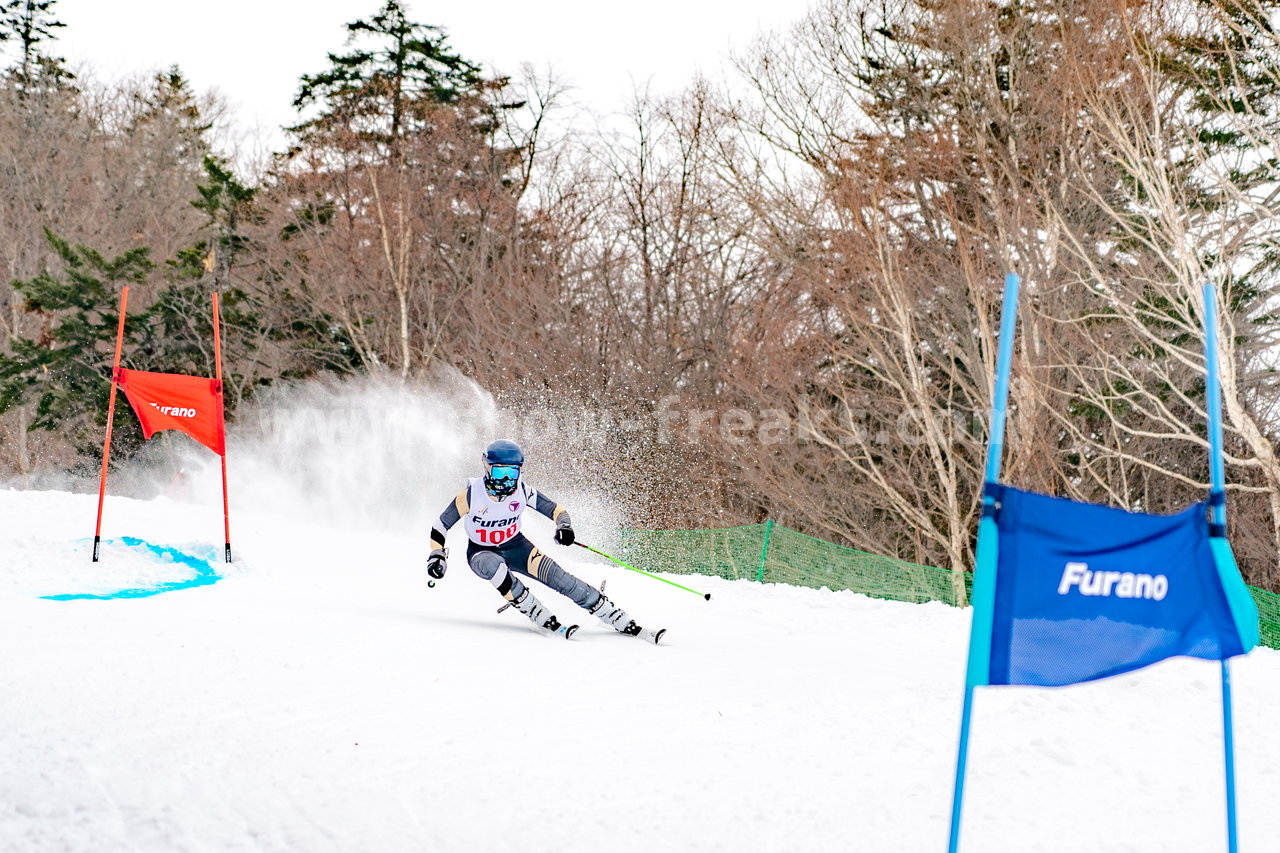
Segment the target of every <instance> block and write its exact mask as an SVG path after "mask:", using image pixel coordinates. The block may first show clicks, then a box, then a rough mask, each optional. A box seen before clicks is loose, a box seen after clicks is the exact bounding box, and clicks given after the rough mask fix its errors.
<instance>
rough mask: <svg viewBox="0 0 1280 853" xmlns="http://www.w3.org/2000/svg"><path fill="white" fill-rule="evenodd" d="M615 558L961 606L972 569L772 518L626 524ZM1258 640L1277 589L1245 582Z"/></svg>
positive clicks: (1273, 616) (1266, 638) (1278, 602)
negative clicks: (865, 547)
mask: <svg viewBox="0 0 1280 853" xmlns="http://www.w3.org/2000/svg"><path fill="white" fill-rule="evenodd" d="M620 546H621V547H620V552H619V556H620V557H621V558H622V559H623V560H626V561H627V562H628V563H631V564H632V565H634V566H635V567H636V568H638V569H643V570H645V571H650V572H669V573H672V574H698V575H710V576H712V577H720V578H726V579H728V580H753V581H762V582H764V583H785V584H790V585H792V586H807V587H813V588H815V589H816V588H818V587H824V586H825V587H827V588H828V589H847V590H850V591H852V592H858V593H862V594H863V595H869V596H871V597H873V598H884V599H888V600H890V601H907V602H911V603H913V604H919V603H921V602H925V601H941V602H944V603H946V604H950V605H953V606H960V605H966V604H968V601H969V595H970V593H971V592H972V589H973V575H972V574H970V573H969V572H961V573H959V574H958V575H957V574H956V573H955V572H950V571H947V570H946V569H938V568H935V567H933V566H920V565H917V564H915V563H908V562H906V561H905V560H895V559H893V558H892V557H881V556H879V555H877V554H869V553H867V552H866V551H859V550H857V549H856V548H848V547H845V546H844V545H837V544H835V543H834V542H827V541H825V540H823V539H817V538H815V537H813V536H806V535H805V534H803V533H799V532H797V531H795V530H791V529H789V528H786V527H783V526H782V525H778V524H774V523H773V522H772V521H770V522H766V523H765V524H750V525H746V526H744V527H725V528H719V529H713V530H624V531H622V534H621V543H620ZM1249 591H1250V592H1251V593H1253V600H1254V601H1255V602H1257V605H1258V616H1259V620H1260V625H1261V629H1262V644H1263V645H1264V646H1269V647H1271V648H1273V649H1280V595H1276V594H1275V593H1272V592H1267V591H1266V590H1263V589H1258V588H1257V587H1252V586H1251V587H1249Z"/></svg>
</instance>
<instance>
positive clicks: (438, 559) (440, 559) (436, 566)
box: [427, 551, 449, 580]
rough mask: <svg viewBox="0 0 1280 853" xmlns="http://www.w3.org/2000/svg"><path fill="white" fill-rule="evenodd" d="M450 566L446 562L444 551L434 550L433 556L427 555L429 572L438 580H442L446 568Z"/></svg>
mask: <svg viewBox="0 0 1280 853" xmlns="http://www.w3.org/2000/svg"><path fill="white" fill-rule="evenodd" d="M448 567H449V566H448V564H447V563H446V562H445V552H444V551H432V552H431V556H430V557H427V574H429V575H431V577H433V578H435V579H436V580H440V579H441V578H443V577H444V572H445V569H447V568H448Z"/></svg>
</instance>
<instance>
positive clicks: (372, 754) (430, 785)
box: [0, 436, 1280, 853]
mask: <svg viewBox="0 0 1280 853" xmlns="http://www.w3.org/2000/svg"><path fill="white" fill-rule="evenodd" d="M468 440H469V439H468V438H467V437H466V436H461V437H459V436H454V437H453V438H451V439H450V441H453V442H457V443H460V444H461V443H465V442H466V441H468ZM476 440H477V441H479V439H476ZM478 446H480V447H482V446H483V442H481V443H480V444H479V445H478ZM237 452H239V453H240V454H241V469H242V471H243V470H253V471H255V472H256V473H255V476H257V477H258V481H257V484H256V486H254V485H253V484H250V483H247V482H246V483H244V484H243V487H242V488H241V491H240V494H241V495H242V499H241V500H240V502H239V505H238V507H237V504H236V500H235V498H236V493H235V488H236V485H235V484H236V482H237V481H236V472H237V468H236V458H237V457H236V454H237ZM269 458H270V454H266V455H259V454H258V453H257V451H256V450H255V448H254V446H253V444H252V442H250V441H249V440H248V439H242V440H241V441H240V442H239V443H237V442H236V441H233V442H232V443H231V445H230V450H229V465H230V470H231V474H232V481H231V482H232V489H233V495H232V498H233V508H232V525H233V529H232V545H233V548H234V551H235V561H234V562H233V563H231V564H230V565H227V564H224V563H221V562H219V559H220V556H221V547H222V514H221V504H220V495H219V496H218V499H217V500H210V499H208V495H207V494H206V493H207V491H208V489H206V488H205V487H204V486H199V487H198V488H197V492H199V493H198V494H196V495H195V496H194V497H192V496H191V495H187V494H184V495H181V496H179V497H172V496H168V495H166V494H165V493H164V491H163V490H161V493H160V494H158V495H157V496H154V497H151V498H149V499H146V500H141V499H133V498H128V497H124V496H121V495H118V494H109V497H108V500H107V504H106V510H105V513H104V521H103V537H104V540H107V543H108V544H107V545H106V546H104V549H103V556H102V559H101V560H100V561H99V562H98V563H93V562H91V560H90V550H89V549H90V547H91V546H90V544H89V540H90V539H91V537H92V532H93V522H94V516H95V511H96V502H97V496H96V494H89V493H84V492H83V491H81V492H78V493H76V492H70V491H38V490H22V489H7V490H0V518H3V519H4V523H3V528H2V532H0V553H2V554H3V558H4V565H3V570H2V571H0V649H3V652H2V653H0V685H3V690H0V755H3V756H4V766H3V771H0V851H23V853H26V852H27V851H32V853H34V852H35V851H309V852H310V851H438V852H439V853H447V852H448V851H458V852H459V853H463V851H519V852H520V853H539V852H540V851H548V853H549V851H560V852H561V853H577V851H581V853H588V851H591V853H594V852H595V851H602V850H608V851H624V853H625V851H637V852H638V853H639V851H645V853H648V851H656V850H674V851H869V853H893V851H921V853H924V851H929V853H935V851H942V850H945V849H946V841H947V833H948V821H949V815H950V806H951V792H952V781H953V776H954V770H955V758H956V743H957V739H958V734H959V722H960V706H961V698H962V686H963V680H964V659H965V651H966V644H967V639H968V627H969V613H968V611H967V610H960V609H955V608H951V607H947V606H944V605H941V604H926V605H909V604H901V603H896V602H886V601H877V600H873V599H869V598H867V597H865V596H861V595H856V594H853V593H851V592H833V591H830V590H825V589H824V590H811V589H799V588H791V587H786V586H776V585H761V584H756V583H752V582H747V581H736V582H730V581H725V580H721V579H718V578H706V577H699V576H683V575H682V576H671V579H673V580H676V581H678V582H680V583H683V584H685V585H687V586H690V587H692V588H694V589H696V590H698V591H699V592H706V593H711V596H712V598H711V600H710V601H705V600H703V599H702V598H701V597H699V596H696V595H692V594H689V593H687V592H684V591H681V590H678V589H675V588H674V587H671V586H669V585H667V584H663V583H659V582H657V581H655V580H653V579H651V578H646V577H643V576H641V575H638V574H634V573H631V572H627V571H624V570H622V569H620V568H618V567H616V566H613V565H612V564H609V563H606V562H604V561H602V560H599V559H597V558H595V557H593V556H591V555H589V554H587V552H585V551H582V550H581V549H577V548H574V549H568V548H560V547H559V546H556V545H554V544H551V539H550V528H549V525H542V524H538V523H536V520H535V523H531V524H530V525H529V527H528V533H529V535H530V536H531V538H533V539H534V540H535V541H536V542H538V544H540V545H542V546H543V547H544V548H546V549H547V550H548V551H549V552H550V553H552V555H553V556H554V557H555V558H556V559H557V560H559V561H561V562H562V564H563V565H565V566H566V568H568V569H569V570H570V571H572V572H574V573H575V574H578V575H579V576H580V577H582V578H583V579H585V580H587V581H589V582H591V583H593V584H599V583H600V582H601V581H603V580H606V579H607V581H608V594H609V595H610V597H611V598H612V599H613V600H614V601H615V602H617V603H619V604H621V605H622V606H623V607H625V608H627V609H628V610H629V611H630V612H631V614H632V615H633V616H634V617H635V618H636V619H637V621H639V622H641V623H642V624H644V625H646V626H651V627H666V628H667V629H668V632H667V636H666V637H665V638H664V640H663V642H662V644H661V645H658V646H653V645H651V644H646V643H643V642H641V641H639V640H636V639H633V638H629V637H625V636H622V635H619V634H616V633H614V632H612V631H609V630H607V629H605V628H603V627H602V626H600V625H599V624H597V623H595V622H594V620H593V619H591V618H590V617H588V616H587V615H586V614H585V613H583V612H582V611H581V610H579V609H577V608H576V607H575V606H574V605H572V604H571V603H569V602H567V601H566V600H565V599H563V598H560V597H559V596H557V595H555V594H554V593H551V592H549V591H547V590H545V588H542V587H536V589H537V590H538V592H539V594H540V597H541V598H542V600H543V601H544V603H546V604H548V605H550V606H551V608H552V610H554V611H555V612H556V613H557V614H558V615H559V617H560V618H561V619H562V621H573V622H578V623H579V624H581V625H582V628H581V630H580V631H579V632H578V633H577V635H576V636H575V637H574V638H573V639H572V640H569V641H565V640H564V639H561V638H558V637H551V636H545V635H542V634H539V633H537V632H535V631H534V630H533V629H532V628H531V627H530V626H529V623H528V621H527V620H526V619H525V617H524V616H522V615H520V614H519V613H517V612H515V611H513V610H507V611H506V612H504V613H501V614H499V613H496V612H495V610H496V609H497V607H498V606H499V605H500V604H501V603H502V602H501V599H500V598H499V596H498V595H497V593H496V592H495V591H494V589H493V588H492V586H490V585H489V584H488V583H487V582H485V581H483V580H481V579H480V578H478V577H476V576H474V575H473V574H471V572H470V571H469V570H468V569H467V567H466V566H465V564H464V562H463V561H462V559H461V558H460V554H461V552H462V550H463V548H462V544H461V542H459V541H458V540H457V539H456V538H455V537H456V536H458V535H459V534H460V533H461V531H460V529H455V531H454V532H453V534H452V535H451V537H450V542H451V546H452V548H453V553H454V556H453V557H452V559H451V563H450V571H449V574H448V575H447V576H446V577H445V579H444V580H443V581H441V582H440V583H439V584H437V586H436V587H435V588H434V589H429V588H428V587H427V584H426V581H427V578H426V574H425V571H424V563H425V557H426V548H427V545H426V533H427V528H428V527H429V524H430V521H431V518H432V515H433V514H434V513H435V512H438V511H439V509H440V508H442V506H443V504H442V503H441V502H442V501H444V500H447V499H448V497H449V496H450V495H451V494H452V492H453V491H456V487H457V485H459V482H458V476H461V475H463V474H464V473H465V469H466V467H467V464H468V463H466V462H465V459H468V458H472V455H471V454H470V453H465V452H462V451H459V453H458V459H459V460H464V461H461V462H457V463H456V464H455V463H452V462H450V463H449V464H450V465H454V467H455V468H456V469H457V470H456V471H455V470H452V469H451V470H450V471H449V472H448V473H449V477H448V478H447V479H448V482H446V483H443V484H440V485H435V484H434V479H433V480H432V484H431V485H427V484H425V483H424V484H423V485H422V490H423V491H424V492H425V493H426V497H425V498H424V499H423V500H422V501H421V502H420V504H421V506H420V507H419V504H418V503H415V504H413V505H412V506H410V507H407V508H406V507H405V506H404V505H402V499H401V498H400V497H398V495H400V494H401V492H400V491H397V492H396V496H395V497H394V499H395V501H396V502H397V507H396V508H397V509H398V510H401V511H404V512H405V513H406V514H407V515H408V516H413V515H414V514H415V512H416V513H417V515H418V517H417V520H416V523H412V524H403V525H398V526H397V525H390V526H388V525H381V526H379V525H372V524H366V523H364V522H363V521H361V520H359V519H356V520H349V523H347V524H342V523H336V522H335V521H334V519H333V517H332V516H329V515H326V514H324V513H319V512H317V511H316V509H315V505H314V504H308V503H307V496H306V495H303V496H299V495H295V494H292V493H289V492H288V491H287V490H283V489H282V488H276V489H272V488H267V487H266V486H265V485H264V483H269V482H272V481H271V480H270V478H269V477H267V475H266V471H267V470H268V468H269V464H268V462H267V461H265V460H268V459H269ZM290 464H292V463H289V462H288V461H287V460H283V459H282V461H281V465H283V466H285V468H284V470H285V472H287V470H288V466H289V465H290ZM255 466H257V467H255ZM446 467H448V466H446ZM526 471H527V474H528V475H529V476H530V478H531V480H533V479H536V474H537V466H536V464H534V462H532V461H531V463H530V465H529V466H528V468H527V469H526ZM364 473H365V475H366V476H369V477H372V478H374V479H376V478H378V477H383V476H389V475H388V474H387V472H386V471H383V470H373V469H370V468H369V467H368V466H366V468H365V470H364ZM419 473H420V471H419V470H417V469H415V468H413V466H405V467H404V469H403V470H401V471H400V472H399V473H398V475H397V476H398V477H399V478H400V479H401V480H404V481H405V482H397V483H396V489H397V490H399V489H402V488H408V487H411V486H412V485H413V483H414V478H415V477H417V476H418V475H419ZM193 476H194V477H195V478H196V479H198V480H200V479H201V478H203V480H201V482H203V481H204V480H208V479H209V477H210V470H208V469H206V470H200V471H196V472H195V473H194V474H193ZM245 477H246V475H245V474H243V473H241V478H242V480H243V479H244V478H245ZM280 477H281V478H282V481H283V479H285V478H286V473H280ZM320 480H323V478H320ZM211 482H215V483H216V482H217V480H216V478H214V479H213V480H212V481H211ZM317 482H319V481H312V482H311V484H310V485H309V486H308V489H309V494H310V496H311V497H314V495H315V491H316V489H319V488H321V486H320V485H317ZM536 484H537V483H535V485H536ZM109 491H110V490H109ZM548 491H552V490H551V489H548ZM344 493H348V494H349V493H350V488H349V487H348V486H345V485H344V486H342V487H341V488H339V489H338V490H337V491H336V492H333V493H330V494H329V495H328V498H327V499H333V500H338V501H339V502H340V497H341V494H344ZM553 497H557V498H561V495H558V494H553ZM353 499H354V498H353ZM561 499H562V500H563V499H564V498H561ZM436 503H440V504H441V505H440V506H435V504H436ZM569 503H570V505H571V508H573V507H574V504H573V502H569ZM299 506H304V507H305V511H300V510H299V509H298V507H299ZM427 507H431V509H430V510H428V509H427ZM366 508H367V507H366ZM584 508H585V509H584ZM590 510H591V503H590V501H589V500H586V501H585V502H583V503H582V506H579V507H578V512H579V517H580V518H582V522H581V528H582V529H583V531H584V538H587V537H588V535H589V536H590V538H589V539H588V541H591V540H592V539H594V540H595V541H596V542H599V543H600V544H601V545H602V546H604V545H607V542H608V538H607V531H605V530H604V529H603V528H599V527H597V528H593V527H592V522H591V520H590V516H592V515H593V513H592V512H591V511H590ZM594 515H595V516H596V517H597V518H600V517H603V515H604V513H603V510H601V512H598V513H595V514H594ZM397 518H398V516H397ZM123 536H131V537H138V538H140V539H142V540H145V541H146V542H149V543H152V544H154V545H157V546H161V547H168V548H174V549H177V550H179V551H182V552H183V553H188V554H193V555H196V556H197V557H199V558H201V559H207V560H209V565H211V566H212V567H213V568H214V569H215V570H216V571H217V572H218V573H219V574H221V575H222V577H221V579H220V580H218V581H217V582H216V583H213V584H206V585H201V586H195V587H192V588H189V589H175V590H173V591H168V592H163V593H160V594H155V595H149V596H142V597H131V598H106V599H101V598H99V599H81V600H69V601H59V600H50V599H48V598H44V597H42V596H48V595H58V594H67V593H85V592H92V593H99V594H104V595H110V593H111V592H112V591H113V590H124V589H139V588H145V587H148V586H151V587H157V586H160V585H163V584H166V583H173V582H175V581H180V580H181V579H182V578H183V577H184V576H187V577H189V576H190V568H189V567H188V566H186V565H184V564H177V563H174V562H173V561H166V560H165V559H164V558H163V557H162V556H161V555H158V554H156V553H155V552H149V551H147V550H146V549H139V548H133V547H128V546H125V545H123V544H121V543H120V542H119V540H120V538H121V537H123ZM584 556H586V557H588V558H589V559H583V557H584ZM184 573H185V575H184ZM1232 676H1233V677H1232V684H1233V688H1234V697H1235V722H1236V727H1235V735H1236V749H1237V753H1236V755H1237V778H1238V789H1239V826H1240V842H1241V843H1240V849H1241V850H1242V851H1266V850H1275V849H1277V847H1276V841H1275V839H1277V838H1280V809H1276V808H1275V807H1274V802H1273V801H1274V798H1275V792H1276V791H1277V790H1280V772H1278V770H1277V768H1278V767H1280V745H1278V740H1277V737H1276V735H1275V726H1274V720H1275V709H1276V708H1277V707H1280V654H1277V653H1276V652H1275V651H1272V650H1270V649H1259V650H1257V651H1255V652H1254V653H1253V654H1251V655H1249V656H1248V657H1246V658H1243V659H1237V660H1236V661H1235V662H1234V663H1233V665H1232ZM1221 726H1222V722H1221V700H1220V683H1219V668H1218V665H1217V664H1212V663H1206V662H1203V661H1195V660H1189V659H1176V660H1171V661H1167V662H1165V663H1162V664H1160V665H1157V666H1154V667H1150V668H1148V669H1146V670H1143V671H1140V672H1138V673H1133V674H1130V675H1127V676H1122V677H1117V678H1112V679H1108V680H1105V681H1101V682H1096V683H1092V684H1086V685H1079V686H1075V687H1070V688H1062V689H1022V688H985V689H980V690H979V691H978V694H977V697H976V701H975V708H974V725H973V733H972V741H971V751H970V759H969V780H968V788H967V797H966V804H965V819H964V828H963V834H962V844H961V849H962V850H965V851H974V853H978V852H979V851H982V853H992V851H1010V853H1026V851H1080V853H1086V851H1087V853H1098V851H1142V853H1147V851H1150V853H1179V851H1184V852H1185V853H1207V851H1218V850H1226V832H1225V806H1224V799H1225V795H1224V784H1223V754H1222V727H1221Z"/></svg>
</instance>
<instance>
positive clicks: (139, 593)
mask: <svg viewBox="0 0 1280 853" xmlns="http://www.w3.org/2000/svg"><path fill="white" fill-rule="evenodd" d="M110 542H123V543H124V544H125V545H128V546H129V547H131V548H144V549H146V550H147V551H150V552H151V553H152V554H153V555H154V556H155V557H156V558H157V559H158V560H163V559H165V558H168V559H169V560H171V561H173V562H174V563H179V564H181V565H184V566H187V567H189V568H191V569H192V570H193V571H194V572H195V576H194V577H191V578H188V579H187V580H181V581H166V582H165V583H159V584H156V585H155V586H150V587H143V588H141V589H122V590H119V591H117V592H109V593H103V594H99V593H89V592H83V593H76V592H72V593H64V594H62V595H42V596H40V597H41V598H47V599H49V600H50V601H80V600H85V599H93V600H99V601H106V600H109V599H114V598H146V597H148V596H151V595H159V594H160V593H162V592H173V591H174V590H179V589H190V588H191V587H194V586H208V585H210V584H215V583H217V582H218V581H220V580H222V575H220V574H218V572H217V570H216V569H214V567H213V566H212V565H210V563H209V561H208V560H202V559H200V558H199V557H195V556H192V555H191V554H187V553H185V552H183V551H179V550H178V549H177V548H169V547H166V546H164V545H152V544H151V543H150V542H147V541H144V540H142V539H138V538H137V537H135V536H122V537H120V538H119V539H112V540H104V541H103V543H102V544H103V545H106V544H108V543H110Z"/></svg>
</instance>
